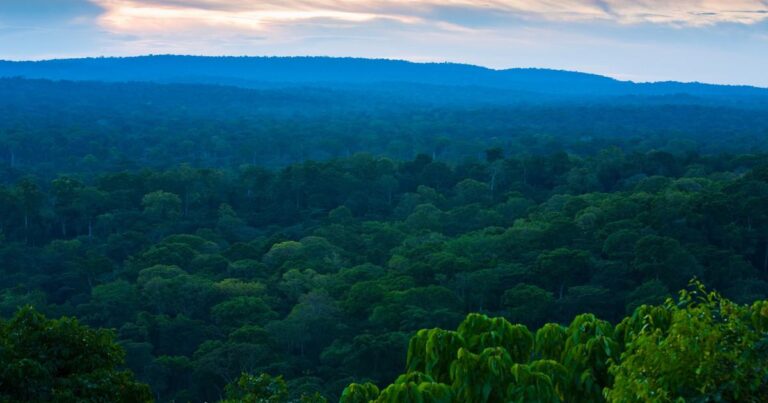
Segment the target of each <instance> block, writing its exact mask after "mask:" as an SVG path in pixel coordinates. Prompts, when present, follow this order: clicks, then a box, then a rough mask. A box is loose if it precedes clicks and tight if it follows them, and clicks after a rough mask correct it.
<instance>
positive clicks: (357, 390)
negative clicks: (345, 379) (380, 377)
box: [339, 383, 380, 403]
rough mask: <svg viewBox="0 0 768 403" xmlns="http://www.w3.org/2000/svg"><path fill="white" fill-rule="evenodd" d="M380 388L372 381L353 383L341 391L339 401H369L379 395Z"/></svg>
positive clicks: (366, 402) (365, 402) (356, 402)
mask: <svg viewBox="0 0 768 403" xmlns="http://www.w3.org/2000/svg"><path fill="white" fill-rule="evenodd" d="M379 393H380V391H379V388H378V387H377V386H376V385H374V384H372V383H364V384H358V383H353V384H351V385H349V386H347V387H346V388H345V389H344V391H343V392H341V399H339V403H368V402H370V401H372V400H376V398H378V397H379Z"/></svg>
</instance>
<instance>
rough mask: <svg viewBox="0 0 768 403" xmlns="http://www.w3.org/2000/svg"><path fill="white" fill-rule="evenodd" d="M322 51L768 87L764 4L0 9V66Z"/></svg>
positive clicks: (700, 0) (370, 3) (414, 0)
mask: <svg viewBox="0 0 768 403" xmlns="http://www.w3.org/2000/svg"><path fill="white" fill-rule="evenodd" d="M149 53H154V54H159V53H180V54H198V55H330V56H359V57H382V58H395V59H407V60H414V61H453V62H463V63H472V64H479V65H483V66H488V67H493V68H509V67H547V68H558V69H567V70H578V71H587V72H592V73H598V74H604V75H609V76H613V77H617V78H620V79H628V80H634V81H659V80H679V81H703V82H713V83H728V84H751V85H759V86H764V87H768V0H728V1H720V0H674V1H671V0H666V1H661V0H562V1H555V0H543V1H541V0H540V1H532V0H439V1H438V0H355V1H348V0H347V1H345V0H259V1H243V0H0V58H2V59H12V60H27V59H48V58H62V57H81V56H102V55H106V56H113V55H114V56H126V55H140V54H149Z"/></svg>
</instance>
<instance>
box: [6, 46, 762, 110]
mask: <svg viewBox="0 0 768 403" xmlns="http://www.w3.org/2000/svg"><path fill="white" fill-rule="evenodd" d="M0 77H25V78H40V79H52V80H75V81H110V82H121V81H149V82H160V83H204V84H222V85H231V86H239V87H247V88H265V87H275V86H277V87H282V86H296V85H301V86H304V85H312V86H331V87H349V86H358V87H360V86H362V87H367V86H378V87H379V88H380V89H382V90H385V89H387V88H388V85H389V84H394V83H397V84H398V86H396V88H401V89H402V88H403V85H404V84H410V85H419V86H420V87H419V88H420V91H422V92H423V91H427V92H430V91H431V92H434V90H435V88H432V89H430V88H429V87H425V86H435V87H441V88H443V91H444V87H474V88H475V89H476V91H474V93H475V94H476V95H478V96H479V95H480V94H486V95H490V96H492V97H498V96H499V91H500V90H501V91H502V94H504V93H514V94H516V96H522V97H525V94H528V95H529V96H530V97H531V98H535V95H538V96H566V97H574V96H575V97H593V96H610V97H616V96H670V95H675V96H679V95H689V96H694V97H726V98H744V97H760V98H764V99H768V89H763V88H756V87H748V86H721V85H709V84H701V83H678V82H663V83H633V82H628V81H619V80H615V79H612V78H608V77H603V76H599V75H594V74H586V73H577V72H569V71H559V70H547V69H508V70H493V69H488V68H484V67H478V66H472V65H466V64H454V63H412V62H407V61H398V60H381V59H356V58H329V57H198V56H170V55H166V56H141V57H127V58H87V59H62V60H49V61H38V62H10V61H0ZM385 84H387V85H385Z"/></svg>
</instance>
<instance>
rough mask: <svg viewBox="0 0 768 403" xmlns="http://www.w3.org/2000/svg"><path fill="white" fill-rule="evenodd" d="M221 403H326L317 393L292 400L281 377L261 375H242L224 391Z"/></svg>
mask: <svg viewBox="0 0 768 403" xmlns="http://www.w3.org/2000/svg"><path fill="white" fill-rule="evenodd" d="M224 395H225V397H224V400H221V403H327V400H326V399H325V398H324V397H322V396H320V395H319V394H318V393H313V394H310V395H306V394H303V395H301V396H300V397H299V398H298V399H292V398H290V396H289V393H288V386H287V384H286V383H285V381H284V380H283V377H282V376H276V377H273V376H271V375H269V374H266V373H262V374H260V375H258V376H255V375H251V374H247V373H243V374H241V375H240V377H239V378H238V379H237V380H236V381H235V382H232V383H230V384H228V385H227V387H226V388H225V390H224Z"/></svg>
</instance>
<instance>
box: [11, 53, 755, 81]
mask: <svg viewBox="0 0 768 403" xmlns="http://www.w3.org/2000/svg"><path fill="white" fill-rule="evenodd" d="M150 57H188V58H207V59H216V58H220V59H248V58H250V59H337V60H367V61H385V62H401V63H408V64H415V65H455V66H466V67H474V68H479V69H484V70H488V71H494V72H505V71H514V70H542V71H554V72H563V73H574V74H583V75H589V76H595V77H602V78H607V79H611V80H614V81H617V82H623V83H632V84H698V85H710V86H720V87H737V88H756V89H764V90H768V86H765V87H763V86H759V85H754V84H728V83H712V82H703V81H678V80H657V81H650V80H649V81H635V80H628V79H622V78H620V77H617V76H615V75H610V74H599V73H592V72H587V71H580V70H569V69H565V68H555V67H506V68H495V67H490V66H484V65H481V64H473V63H468V62H457V61H449V60H443V61H426V60H408V59H405V58H389V57H361V56H323V55H232V54H229V55H228V54H222V55H204V54H181V53H146V54H137V55H124V56H118V55H99V56H72V57H53V58H39V59H4V58H0V63H45V62H55V61H73V60H98V59H139V58H150ZM5 78H7V77H5ZM22 78H23V77H22Z"/></svg>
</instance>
